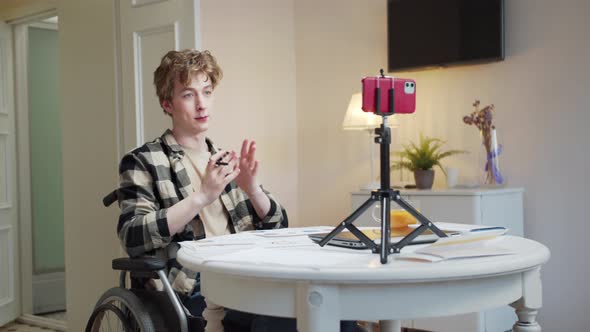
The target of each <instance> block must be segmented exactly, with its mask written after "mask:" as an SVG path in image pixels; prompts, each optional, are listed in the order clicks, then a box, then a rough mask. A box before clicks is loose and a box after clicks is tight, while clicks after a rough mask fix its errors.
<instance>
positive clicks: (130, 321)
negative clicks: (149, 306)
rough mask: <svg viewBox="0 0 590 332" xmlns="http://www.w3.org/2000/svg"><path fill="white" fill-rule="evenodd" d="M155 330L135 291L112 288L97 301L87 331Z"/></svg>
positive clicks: (138, 331)
mask: <svg viewBox="0 0 590 332" xmlns="http://www.w3.org/2000/svg"><path fill="white" fill-rule="evenodd" d="M103 331H104V332H106V331H109V332H110V331H113V332H155V331H156V330H155V328H154V324H153V322H152V320H151V318H150V315H149V314H148V312H147V311H146V309H145V308H144V306H143V305H142V303H141V301H140V300H139V298H138V297H137V296H136V295H135V294H133V292H131V291H129V290H127V289H123V288H117V287H115V288H111V289H109V290H108V291H106V292H105V293H104V294H103V295H102V296H101V297H100V299H99V300H98V302H97V303H96V307H95V308H94V311H93V312H92V315H91V316H90V319H89V320H88V323H87V325H86V332H103Z"/></svg>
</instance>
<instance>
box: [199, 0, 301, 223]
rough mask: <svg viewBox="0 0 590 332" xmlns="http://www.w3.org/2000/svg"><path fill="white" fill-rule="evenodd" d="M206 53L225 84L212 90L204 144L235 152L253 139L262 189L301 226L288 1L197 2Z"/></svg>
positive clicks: (290, 22) (292, 57)
mask: <svg viewBox="0 0 590 332" xmlns="http://www.w3.org/2000/svg"><path fill="white" fill-rule="evenodd" d="M201 33H202V47H203V49H208V50H211V52H212V53H213V55H215V57H216V58H217V60H218V61H219V63H220V65H221V67H222V69H223V71H224V77H223V79H222V81H221V83H220V85H219V87H218V88H217V89H216V96H215V98H216V99H215V109H214V114H212V121H213V124H212V126H211V129H210V132H209V134H208V135H209V137H211V139H213V141H214V142H215V143H216V144H217V145H219V146H221V147H224V148H226V149H233V150H235V151H238V152H239V151H240V147H241V142H242V140H243V139H244V138H249V139H255V140H256V142H257V144H256V145H257V156H258V159H259V161H260V175H259V178H260V182H261V183H262V184H263V186H264V187H265V188H267V189H268V190H270V191H271V192H272V193H273V194H274V195H275V196H276V197H277V199H278V200H279V201H280V202H281V204H283V205H284V206H285V208H286V209H287V213H288V216H289V220H290V222H291V225H294V224H297V220H299V219H300V218H299V216H298V212H299V207H298V197H297V189H298V188H297V183H298V179H297V177H298V174H297V166H298V164H297V144H298V137H297V134H298V132H297V108H296V99H295V93H294V91H295V78H296V76H295V49H294V43H293V38H294V34H295V32H294V22H293V4H292V1H291V0H253V1H240V0H202V1H201Z"/></svg>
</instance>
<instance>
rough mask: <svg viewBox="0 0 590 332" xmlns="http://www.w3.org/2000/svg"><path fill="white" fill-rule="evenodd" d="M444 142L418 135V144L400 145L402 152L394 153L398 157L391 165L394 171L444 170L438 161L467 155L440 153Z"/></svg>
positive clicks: (450, 151)
mask: <svg viewBox="0 0 590 332" xmlns="http://www.w3.org/2000/svg"><path fill="white" fill-rule="evenodd" d="M445 143H446V142H445V141H443V140H441V139H439V138H434V137H428V136H424V135H422V133H420V139H419V141H418V144H416V143H414V142H410V144H402V150H401V151H398V152H395V154H396V155H397V156H399V157H400V160H399V161H395V162H393V163H392V164H391V166H392V167H393V168H394V169H400V168H406V169H409V170H410V171H415V170H418V169H422V170H429V169H432V168H433V167H434V166H438V167H440V168H441V169H442V170H443V173H444V169H443V167H442V165H441V163H440V160H441V159H443V158H446V157H450V156H453V155H456V154H460V153H467V151H463V150H447V151H441V149H442V147H443V145H444V144H445Z"/></svg>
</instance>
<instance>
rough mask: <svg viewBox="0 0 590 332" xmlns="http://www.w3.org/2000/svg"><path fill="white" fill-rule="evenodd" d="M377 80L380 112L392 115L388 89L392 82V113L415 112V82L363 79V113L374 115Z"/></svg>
mask: <svg viewBox="0 0 590 332" xmlns="http://www.w3.org/2000/svg"><path fill="white" fill-rule="evenodd" d="M377 80H379V88H380V89H381V90H380V95H381V112H382V113H385V114H392V113H391V112H390V109H389V89H390V88H391V84H392V81H393V89H394V96H393V99H394V112H393V114H398V113H402V114H407V113H414V112H415V111H416V82H415V81H414V80H412V79H407V78H393V77H387V76H386V77H365V78H363V79H362V80H361V82H362V83H363V107H362V109H363V111H365V112H372V113H375V89H376V88H377Z"/></svg>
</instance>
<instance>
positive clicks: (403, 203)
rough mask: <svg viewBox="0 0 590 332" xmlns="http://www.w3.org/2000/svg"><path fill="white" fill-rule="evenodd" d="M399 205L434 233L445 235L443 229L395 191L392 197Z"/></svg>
mask: <svg viewBox="0 0 590 332" xmlns="http://www.w3.org/2000/svg"><path fill="white" fill-rule="evenodd" d="M391 199H392V200H393V201H395V202H396V203H397V204H398V205H399V206H401V207H402V208H403V209H404V210H406V211H408V212H409V213H410V214H411V215H412V216H414V217H415V218H416V219H418V221H419V222H420V223H421V224H422V225H424V226H426V227H428V228H429V229H430V230H431V231H432V232H433V233H434V234H436V235H438V236H439V237H447V234H445V233H444V232H443V231H441V230H440V229H439V228H438V227H436V226H435V225H434V224H433V223H432V221H430V220H429V219H428V218H426V217H425V216H424V215H423V214H422V213H420V212H418V210H416V209H414V207H413V206H411V205H410V204H409V203H408V202H406V201H405V200H404V199H403V198H401V197H400V195H399V192H397V193H395V194H394V195H393V196H392V198H391Z"/></svg>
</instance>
